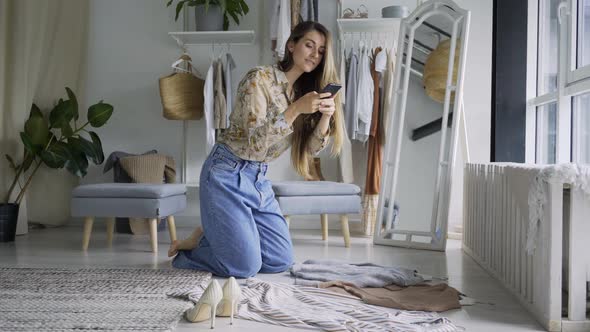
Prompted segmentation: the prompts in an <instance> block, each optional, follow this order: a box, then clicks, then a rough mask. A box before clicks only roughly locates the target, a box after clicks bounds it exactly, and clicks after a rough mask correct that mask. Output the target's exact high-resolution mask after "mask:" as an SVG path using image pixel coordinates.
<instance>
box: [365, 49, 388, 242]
mask: <svg viewBox="0 0 590 332" xmlns="http://www.w3.org/2000/svg"><path fill="white" fill-rule="evenodd" d="M379 52H381V48H380V47H378V48H376V49H375V51H374V52H373V60H372V61H371V77H372V78H373V86H374V89H373V113H372V116H371V130H370V133H369V151H368V156H367V176H366V179H365V192H364V195H363V202H362V206H363V214H362V217H361V224H362V227H363V232H364V235H367V236H371V235H373V232H374V229H375V222H376V219H377V202H378V201H379V189H380V188H379V187H380V185H381V161H382V159H383V147H382V144H381V141H382V139H381V136H382V134H383V133H382V131H381V130H380V129H381V125H380V122H381V115H380V113H381V112H380V108H381V103H380V102H379V81H380V79H379V73H378V72H377V71H376V70H375V59H376V58H377V54H378V53H379Z"/></svg>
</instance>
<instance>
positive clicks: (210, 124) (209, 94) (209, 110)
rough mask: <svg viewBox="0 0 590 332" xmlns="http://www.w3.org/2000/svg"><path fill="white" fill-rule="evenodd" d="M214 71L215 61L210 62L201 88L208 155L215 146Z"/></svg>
mask: <svg viewBox="0 0 590 332" xmlns="http://www.w3.org/2000/svg"><path fill="white" fill-rule="evenodd" d="M214 71H215V60H213V61H211V65H210V66H209V70H207V76H206V77H205V86H204V88H203V97H204V105H203V106H204V107H203V108H204V112H205V135H206V141H207V145H206V146H205V152H206V154H209V152H210V151H211V149H213V145H215V123H214V122H215V121H214V119H213V112H214V106H213V104H214V99H215V95H214V92H213V81H214Z"/></svg>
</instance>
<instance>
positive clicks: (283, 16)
mask: <svg viewBox="0 0 590 332" xmlns="http://www.w3.org/2000/svg"><path fill="white" fill-rule="evenodd" d="M275 29H276V30H277V48H276V49H275V51H276V53H277V57H278V58H279V59H282V58H283V56H284V55H285V43H287V40H288V39H289V36H290V35H291V2H290V1H289V0H279V18H278V21H277V27H276V28H275ZM271 31H272V27H271Z"/></svg>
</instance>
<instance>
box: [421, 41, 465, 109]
mask: <svg viewBox="0 0 590 332" xmlns="http://www.w3.org/2000/svg"><path fill="white" fill-rule="evenodd" d="M460 48H461V46H460V41H459V40H457V45H456V48H455V64H454V65H453V78H452V83H451V84H456V82H457V67H458V66H459V53H460V52H459V51H460ZM450 50H451V40H450V39H447V40H445V41H443V42H441V43H440V44H438V46H437V47H436V49H435V50H434V51H432V53H430V55H429V56H428V59H427V60H426V65H425V66H424V78H423V80H424V89H426V94H427V95H428V96H429V97H430V98H432V99H433V100H435V101H437V102H439V103H443V102H444V100H445V91H446V86H447V70H448V65H449V54H450ZM454 101H455V93H454V92H452V93H451V104H452V103H453V102H454Z"/></svg>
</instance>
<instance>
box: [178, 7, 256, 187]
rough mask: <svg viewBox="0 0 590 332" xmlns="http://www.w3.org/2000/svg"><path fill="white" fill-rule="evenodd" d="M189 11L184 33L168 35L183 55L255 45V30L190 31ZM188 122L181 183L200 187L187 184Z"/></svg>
mask: <svg viewBox="0 0 590 332" xmlns="http://www.w3.org/2000/svg"><path fill="white" fill-rule="evenodd" d="M188 13H189V11H188V10H185V11H184V12H183V26H182V28H183V31H179V32H169V33H168V35H169V36H170V37H172V38H173V39H174V40H175V41H176V43H177V44H178V47H179V48H180V49H182V51H183V53H188V48H189V47H191V46H203V45H211V56H212V57H213V56H214V53H215V46H216V45H222V46H225V47H227V50H228V52H229V49H230V47H231V45H253V44H254V42H255V38H256V34H255V32H254V31H253V30H239V31H188V30H189V19H188ZM188 121H189V120H183V121H182V145H183V148H182V151H181V165H182V169H181V172H180V182H181V183H185V184H187V186H189V187H198V186H199V183H188V182H187V170H188V135H187V133H188Z"/></svg>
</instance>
